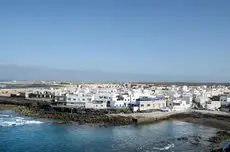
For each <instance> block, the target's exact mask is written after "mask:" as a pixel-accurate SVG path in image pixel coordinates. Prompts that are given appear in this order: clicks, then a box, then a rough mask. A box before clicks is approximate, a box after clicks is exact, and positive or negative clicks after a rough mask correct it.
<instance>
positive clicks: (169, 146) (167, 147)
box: [153, 143, 175, 151]
mask: <svg viewBox="0 0 230 152" xmlns="http://www.w3.org/2000/svg"><path fill="white" fill-rule="evenodd" d="M173 147H175V145H174V144H173V143H171V144H168V145H167V146H165V147H163V148H153V149H154V150H160V151H161V150H169V149H170V148H173Z"/></svg>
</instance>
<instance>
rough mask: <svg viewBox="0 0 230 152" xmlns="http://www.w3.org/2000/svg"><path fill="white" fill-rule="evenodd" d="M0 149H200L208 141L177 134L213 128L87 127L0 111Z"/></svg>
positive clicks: (175, 124)
mask: <svg viewBox="0 0 230 152" xmlns="http://www.w3.org/2000/svg"><path fill="white" fill-rule="evenodd" d="M0 126H1V127H0V151H1V152H41V151H42V152H49V151H55V152H69V151H70V152H72V151H73V152H83V151H84V152H85V151H86V152H94V151H96V152H105V151H108V152H120V151H122V152H125V151H138V152H139V151H140V152H155V151H156V152H157V151H163V152H164V151H165V152H166V151H167V152H173V151H174V152H178V151H183V152H186V151H188V152H198V151H199V152H201V151H208V148H207V145H208V144H209V143H206V142H202V143H201V144H192V143H191V142H186V141H178V140H177V138H178V137H187V136H194V135H199V136H202V137H203V138H206V139H208V137H210V136H212V135H214V134H215V133H216V131H217V129H215V128H210V127H205V126H202V125H197V124H191V123H186V122H181V121H163V122H160V123H157V124H149V125H128V126H110V127H100V126H90V125H73V124H68V125H67V124H55V123H53V122H50V121H45V120H37V119H33V118H28V117H19V116H17V115H16V114H15V113H13V112H12V111H0Z"/></svg>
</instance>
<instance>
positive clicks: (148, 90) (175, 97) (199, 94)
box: [21, 83, 230, 111]
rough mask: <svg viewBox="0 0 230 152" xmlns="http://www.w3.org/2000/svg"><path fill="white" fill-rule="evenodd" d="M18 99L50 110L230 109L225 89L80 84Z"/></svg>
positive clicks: (27, 94) (218, 87)
mask: <svg viewBox="0 0 230 152" xmlns="http://www.w3.org/2000/svg"><path fill="white" fill-rule="evenodd" d="M21 95H22V96H25V97H26V98H50V99H52V103H53V106H67V107H77V108H94V109H105V108H131V109H132V110H133V111H148V110H167V111H181V110H189V109H191V108H199V109H207V110H219V109H220V108H221V107H229V106H230V90H229V88H228V87H226V86H209V87H208V86H205V85H204V86H176V85H170V86H154V85H153V86H148V85H135V86H132V85H130V84H129V83H126V84H84V85H83V84H82V85H78V86H68V87H61V88H55V89H54V88H51V89H37V90H31V91H27V92H25V93H22V94H21Z"/></svg>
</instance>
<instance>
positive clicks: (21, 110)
mask: <svg viewBox="0 0 230 152" xmlns="http://www.w3.org/2000/svg"><path fill="white" fill-rule="evenodd" d="M6 109H8V110H14V111H16V112H17V113H18V114H20V115H23V116H30V117H36V118H44V119H53V120H54V121H55V122H56V123H58V124H65V123H77V124H99V125H102V126H107V125H129V124H140V123H141V124H144V123H155V122H158V121H162V120H172V119H173V120H181V121H186V122H190V123H196V124H202V125H206V126H210V127H214V128H218V129H221V130H223V131H220V132H218V133H217V134H216V136H214V137H211V138H210V139H208V142H210V145H212V147H210V150H212V151H213V152H217V151H221V149H220V147H219V146H220V143H221V142H222V141H225V140H227V139H230V133H229V132H228V131H230V117H229V115H226V116H225V115H218V114H210V113H201V112H187V113H175V114H167V113H161V115H160V116H155V115H154V113H152V114H153V115H150V116H148V117H146V116H145V115H144V114H139V115H141V116H142V117H139V116H138V117H134V116H133V115H134V114H132V113H131V111H130V110H128V109H103V110H95V109H77V108H67V107H52V106H50V104H49V103H47V102H33V103H32V104H31V103H28V102H23V103H19V104H18V103H16V104H15V102H5V101H4V102H1V100H0V110H6ZM178 140H184V141H188V142H191V143H194V144H200V142H202V140H207V139H202V138H201V137H199V136H192V137H182V138H179V139H178Z"/></svg>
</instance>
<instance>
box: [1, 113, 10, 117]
mask: <svg viewBox="0 0 230 152" xmlns="http://www.w3.org/2000/svg"><path fill="white" fill-rule="evenodd" d="M0 117H3V118H9V117H11V115H6V114H0Z"/></svg>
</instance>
